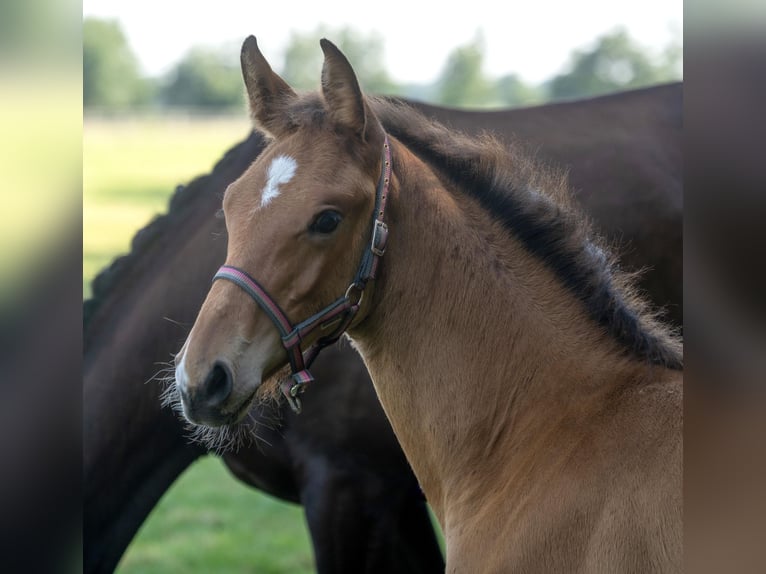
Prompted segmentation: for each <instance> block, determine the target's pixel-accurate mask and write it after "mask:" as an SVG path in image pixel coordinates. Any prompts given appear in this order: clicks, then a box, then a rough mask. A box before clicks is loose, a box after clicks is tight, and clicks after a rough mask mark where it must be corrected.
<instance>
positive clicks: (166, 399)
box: [147, 366, 280, 456]
mask: <svg viewBox="0 0 766 574" xmlns="http://www.w3.org/2000/svg"><path fill="white" fill-rule="evenodd" d="M149 381H159V383H160V384H161V385H163V386H164V389H163V390H162V392H161V394H160V402H161V404H162V407H163V408H171V409H172V410H173V411H175V413H176V415H177V416H178V418H179V419H181V421H182V422H183V423H184V430H185V431H186V437H187V439H189V440H190V441H191V442H195V443H197V444H200V445H202V446H204V447H205V448H206V449H207V450H209V451H211V452H214V453H215V454H217V455H219V456H220V455H222V454H224V453H226V452H237V451H239V450H240V449H241V448H248V447H250V446H252V445H253V444H255V446H256V447H257V448H259V449H260V448H262V447H263V446H264V445H265V446H271V443H269V442H268V441H267V440H266V439H265V438H263V437H261V436H260V435H259V429H260V428H265V429H269V430H275V429H276V428H277V426H278V423H279V422H280V417H279V410H278V409H261V408H259V413H258V414H259V416H258V417H257V418H256V415H255V409H256V408H257V407H262V406H264V404H263V403H264V402H266V401H261V402H259V403H257V404H255V405H253V408H251V410H250V411H249V412H248V414H247V415H246V416H245V418H244V419H243V420H242V421H240V422H239V423H236V424H235V425H231V426H222V427H208V426H204V425H198V424H194V423H192V422H189V421H188V420H187V419H186V417H185V416H184V414H183V405H182V403H181V395H180V393H179V392H178V388H177V386H176V380H175V368H171V367H169V366H168V367H166V368H164V369H161V370H160V371H158V372H157V373H156V374H155V375H154V376H153V377H152V378H151V379H149ZM149 381H147V382H149ZM264 410H267V411H268V412H273V413H274V415H273V416H268V415H267V414H266V413H265V412H263V411H264Z"/></svg>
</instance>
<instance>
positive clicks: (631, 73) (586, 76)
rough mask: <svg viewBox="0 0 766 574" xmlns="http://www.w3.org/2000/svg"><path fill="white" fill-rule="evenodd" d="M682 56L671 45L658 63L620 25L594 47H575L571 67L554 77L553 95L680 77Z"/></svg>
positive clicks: (612, 89) (616, 88)
mask: <svg viewBox="0 0 766 574" xmlns="http://www.w3.org/2000/svg"><path fill="white" fill-rule="evenodd" d="M679 59H680V50H674V49H673V48H672V47H671V48H669V50H668V51H667V53H666V56H665V60H666V61H665V62H661V63H660V64H655V63H653V62H652V60H651V58H650V57H649V55H648V54H647V53H646V52H645V51H644V50H642V49H641V48H640V47H639V46H637V45H636V44H635V42H634V41H633V40H632V39H631V38H630V36H629V35H628V33H627V32H626V31H625V30H623V29H618V30H616V31H614V32H612V33H610V34H607V35H605V36H602V37H601V38H599V39H598V40H597V41H596V45H595V46H594V47H593V49H591V50H587V51H583V50H576V51H574V52H573V54H572V57H571V64H570V70H569V71H568V72H565V73H563V74H559V75H557V76H555V77H554V78H553V79H552V80H551V82H550V84H549V89H550V95H551V97H552V98H553V99H559V98H576V97H584V96H593V95H598V94H605V93H609V92H615V91H619V90H626V89H629V88H637V87H641V86H648V85H651V84H657V83H661V82H668V81H671V80H678V79H679V75H678V74H679V73H678V70H677V68H678V61H679ZM674 60H675V61H674Z"/></svg>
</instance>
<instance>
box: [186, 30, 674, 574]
mask: <svg viewBox="0 0 766 574" xmlns="http://www.w3.org/2000/svg"><path fill="white" fill-rule="evenodd" d="M322 49H323V51H324V53H325V63H324V67H323V70H322V93H321V95H316V94H310V95H307V96H303V97H299V96H298V95H296V94H295V93H294V92H293V90H292V89H291V88H290V87H289V86H288V85H287V84H286V83H285V82H284V81H283V80H282V79H281V78H279V76H277V75H276V74H274V73H273V71H272V70H271V68H270V67H269V65H268V63H267V62H266V60H265V59H264V58H263V56H262V55H261V53H260V51H259V50H258V48H257V45H256V42H255V38H253V37H250V38H248V39H247V40H246V41H245V44H244V46H243V51H242V68H243V74H244V78H245V84H246V86H247V90H248V95H249V99H250V105H251V111H252V114H253V117H254V119H255V120H256V121H257V122H258V123H259V125H260V126H262V128H263V129H264V130H266V131H267V132H269V133H271V134H272V135H273V136H274V138H275V140H274V142H273V143H272V144H270V145H269V147H267V148H266V149H265V150H264V152H263V153H262V154H261V155H260V156H259V158H258V159H257V160H256V162H255V163H254V164H253V165H252V166H251V167H250V168H248V170H247V171H246V172H245V173H244V174H243V176H242V177H241V178H240V179H238V180H237V181H236V182H235V183H234V184H232V185H230V186H229V188H228V189H227V192H226V194H225V197H224V202H223V206H224V212H225V217H226V222H227V227H228V232H229V242H228V247H227V260H226V264H225V265H224V266H222V267H221V269H220V270H219V271H218V273H217V274H216V278H217V279H219V280H218V281H216V282H215V283H214V285H213V286H212V288H211V290H210V292H209V293H208V296H207V298H206V300H205V303H204V304H203V306H202V309H201V310H200V313H199V315H198V317H197V321H196V322H195V324H194V327H193V328H192V330H191V332H190V334H189V336H188V338H187V340H186V343H185V344H184V346H183V348H182V349H181V351H180V352H179V354H178V355H177V356H176V384H177V386H178V389H179V393H180V395H181V398H182V401H183V408H184V413H185V414H186V416H187V418H189V419H190V420H191V421H194V422H196V423H198V424H206V425H210V426H220V425H226V424H231V423H234V422H236V421H238V420H239V419H241V418H242V417H243V416H245V414H246V413H247V412H248V411H249V410H250V405H251V403H252V401H253V398H254V397H255V395H256V392H257V391H258V390H259V388H260V387H261V384H262V382H263V381H266V380H268V379H269V378H270V377H272V376H273V375H275V374H276V373H277V372H278V371H279V370H280V369H281V368H282V367H283V366H284V365H285V363H286V362H289V365H290V367H291V369H292V377H291V378H289V379H286V380H285V381H284V382H283V384H282V385H280V386H281V388H282V392H283V393H284V394H285V395H287V396H288V398H294V397H295V396H296V395H297V393H299V392H300V391H301V389H302V388H303V386H304V385H305V383H306V382H308V381H310V380H311V375H310V373H309V372H308V370H307V369H306V368H305V367H306V365H305V364H304V357H307V356H310V355H311V354H312V353H313V351H314V350H315V349H316V348H320V347H321V346H322V345H323V344H324V343H325V342H326V341H328V340H332V339H334V338H335V337H337V336H338V335H339V333H340V332H342V331H343V330H345V329H348V333H349V335H350V337H351V338H352V340H353V341H354V343H355V345H356V346H357V348H358V349H359V351H360V352H361V354H362V356H363V358H364V360H365V363H366V365H367V367H368V370H369V371H370V374H371V375H372V379H373V382H374V385H375V389H376V391H377V393H378V396H379V398H380V400H381V403H382V405H383V407H384V409H385V411H386V414H387V416H388V418H389V420H390V421H391V423H392V426H393V428H394V431H395V433H396V435H397V438H398V439H399V442H400V444H401V445H402V447H403V449H404V451H405V453H406V455H407V458H408V460H409V461H410V463H411V464H412V465H413V468H414V470H415V473H416V475H417V477H418V479H419V481H420V484H421V485H422V487H423V489H424V491H425V493H426V495H427V497H428V499H429V501H430V503H431V504H432V506H433V508H434V511H435V513H436V515H437V517H438V519H439V521H440V523H441V525H442V528H443V529H444V532H445V537H446V542H447V569H448V571H450V572H458V571H460V572H475V571H482V572H489V571H492V572H495V571H509V570H513V571H515V570H521V571H528V570H544V571H584V572H593V571H599V572H601V571H608V572H644V571H676V570H679V569H680V565H681V505H682V500H681V468H682V457H681V448H682V447H681V420H682V410H681V408H682V405H681V397H682V394H681V381H682V376H681V371H680V369H681V363H682V359H681V347H680V343H679V342H678V341H677V340H676V339H675V338H674V337H673V335H672V334H671V333H670V332H669V331H668V330H667V329H665V328H664V327H663V326H662V325H660V324H659V323H658V322H656V321H655V319H654V317H653V316H652V315H650V314H649V313H648V312H647V311H646V309H645V306H644V304H643V303H642V302H641V300H640V299H639V298H637V297H636V296H635V295H633V293H632V291H631V290H630V287H629V283H628V281H627V280H626V279H625V277H623V275H622V274H621V272H620V271H619V269H618V268H617V267H616V265H614V264H613V262H612V259H611V257H610V256H609V255H608V253H607V251H606V250H605V249H604V248H602V247H601V246H600V245H599V242H598V241H597V240H596V239H595V238H594V237H593V236H592V235H591V233H590V231H589V229H588V227H587V225H586V223H585V221H584V219H583V218H582V216H581V215H580V214H579V213H578V212H577V210H576V209H574V208H573V207H572V205H571V204H570V201H569V196H568V191H567V189H566V186H565V180H564V178H562V177H561V176H560V175H557V174H556V173H555V172H552V171H549V170H542V169H541V168H540V167H539V166H537V165H535V164H534V162H532V161H530V160H528V159H526V158H525V157H524V156H523V155H521V154H518V153H511V154H509V152H508V150H507V148H506V147H505V146H503V145H501V144H499V143H498V142H496V141H494V140H492V139H491V138H483V139H471V138H469V137H465V136H460V135H457V134H456V133H453V132H451V131H449V130H447V129H445V128H443V127H441V126H439V125H438V124H436V123H431V122H429V121H427V120H426V119H425V118H424V117H423V116H421V115H420V114H418V113H417V112H414V111H413V110H411V109H410V108H408V107H406V106H401V105H395V104H390V103H386V102H382V101H379V100H374V99H369V98H366V97H364V96H363V95H362V93H361V91H360V89H359V86H358V83H357V80H356V77H355V75H354V72H353V70H352V68H351V66H350V64H349V63H348V61H347V60H346V58H345V57H344V56H343V55H342V54H341V53H340V51H338V49H337V48H336V47H335V46H334V45H332V44H331V43H329V42H327V41H322ZM381 150H382V157H381ZM371 215H372V218H371V217H370V216H371ZM384 254H385V260H384V259H383V255H384ZM251 274H252V275H256V276H257V280H256V279H254V278H253V277H252V275H251ZM253 300H254V301H255V304H254V301H253ZM306 317H309V318H308V319H306V320H302V319H304V318H306ZM297 321H301V322H299V323H297Z"/></svg>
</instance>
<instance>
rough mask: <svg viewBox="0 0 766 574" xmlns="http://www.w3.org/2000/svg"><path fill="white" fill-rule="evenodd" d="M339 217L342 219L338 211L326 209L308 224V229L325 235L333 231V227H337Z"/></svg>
mask: <svg viewBox="0 0 766 574" xmlns="http://www.w3.org/2000/svg"><path fill="white" fill-rule="evenodd" d="M341 219H343V216H341V214H340V213H338V212H337V211H333V210H332V209H327V210H325V211H323V212H322V213H320V214H319V215H317V217H316V219H315V220H314V223H312V224H311V225H310V226H309V231H313V232H314V233H323V234H325V235H326V234H328V233H332V232H333V231H335V228H336V227H338V224H339V223H340V220H341Z"/></svg>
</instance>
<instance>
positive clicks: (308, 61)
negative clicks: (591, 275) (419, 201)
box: [83, 18, 682, 112]
mask: <svg viewBox="0 0 766 574" xmlns="http://www.w3.org/2000/svg"><path fill="white" fill-rule="evenodd" d="M322 37H327V38H332V39H333V41H335V42H336V44H337V45H338V46H339V47H340V48H341V50H342V51H343V52H344V53H345V54H346V56H347V57H348V58H349V60H350V61H351V62H352V63H353V64H354V68H355V70H356V72H357V74H358V75H359V81H360V84H361V85H362V87H363V89H364V90H365V91H367V92H369V93H379V94H388V95H398V96H405V97H410V98H414V99H420V100H426V101H431V102H433V103H437V104H443V105H448V106H469V107H499V106H521V105H530V104H535V103H541V102H544V101H548V100H556V99H564V98H579V97H586V96H595V95H599V94H606V93H609V92H614V91H619V90H624V89H628V88H636V87H640V86H647V85H651V84H657V83H661V82H668V81H674V80H678V79H680V78H681V75H682V72H681V44H680V40H676V41H674V42H672V43H671V44H669V45H668V46H667V47H666V49H665V50H664V52H663V53H662V54H650V53H648V52H647V50H646V49H645V48H643V47H642V46H640V45H638V44H637V43H636V42H635V41H634V40H633V39H632V38H631V37H630V36H629V35H628V33H627V32H626V31H625V30H622V29H617V30H614V31H613V32H611V33H609V34H606V35H604V36H602V37H600V38H598V39H597V40H596V41H595V42H594V43H593V44H591V45H588V46H583V47H582V48H580V49H578V50H576V51H575V52H574V53H573V54H571V57H570V61H569V63H568V64H567V65H566V66H565V69H563V70H562V71H561V72H560V73H559V74H557V75H556V76H555V77H553V78H551V79H550V80H549V81H547V82H544V83H542V84H540V85H531V84H528V83H525V82H524V80H523V79H522V78H521V77H519V76H518V75H516V74H513V73H508V74H506V75H503V76H501V77H499V78H494V77H490V76H489V75H488V74H487V73H486V71H485V70H484V61H485V47H484V41H483V38H482V35H481V33H480V32H479V33H477V34H476V36H475V37H474V39H473V40H471V41H470V42H468V43H467V44H465V45H462V46H457V47H455V49H454V50H452V52H451V53H449V54H447V56H446V59H445V63H444V66H443V68H442V70H441V73H440V74H439V77H438V78H437V79H436V80H435V81H434V82H433V83H430V84H410V85H402V84H397V83H396V82H394V81H393V79H392V78H391V76H390V74H389V72H388V71H387V70H386V68H385V65H384V54H385V46H384V43H383V39H382V37H381V36H380V35H378V34H375V33H371V34H364V33H361V32H359V31H356V30H353V29H350V28H329V27H326V26H319V27H318V28H317V29H316V30H315V31H313V32H310V33H302V32H294V33H293V34H292V36H291V38H290V42H289V44H288V46H287V48H286V49H285V52H284V59H283V62H282V65H281V66H275V69H276V70H277V72H278V73H280V75H282V76H283V77H284V78H285V79H286V80H287V81H288V83H290V84H291V85H293V86H294V87H295V88H296V89H299V90H308V89H313V88H315V87H317V85H318V79H319V70H320V69H321V65H322V54H321V51H320V50H319V49H318V44H319V39H320V38H322ZM83 73H84V96H83V101H84V105H85V108H86V110H88V109H93V110H100V111H104V112H114V111H124V110H125V109H143V108H146V107H160V108H164V107H179V106H180V107H185V108H195V109H199V110H201V111H206V112H225V111H227V110H237V109H240V108H241V106H242V100H243V95H242V94H243V92H242V83H241V79H240V72H239V61H238V57H237V54H236V52H235V51H233V50H226V49H223V48H215V47H205V46H199V47H195V48H193V49H192V50H190V51H189V52H188V53H187V54H186V56H185V57H184V58H182V59H181V61H179V62H178V63H177V64H176V65H175V67H174V68H173V69H172V70H171V71H170V72H168V73H167V74H166V75H165V76H164V77H160V78H147V77H144V76H142V75H141V73H140V70H139V69H138V66H137V64H136V59H135V57H134V56H133V54H132V52H131V50H130V47H129V46H128V44H127V41H126V39H125V36H124V35H123V34H122V32H121V30H120V28H119V26H118V24H117V23H115V22H110V21H102V20H97V19H93V18H87V19H85V23H84V29H83Z"/></svg>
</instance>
